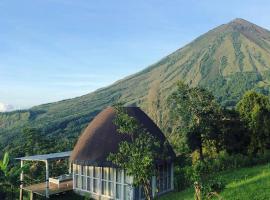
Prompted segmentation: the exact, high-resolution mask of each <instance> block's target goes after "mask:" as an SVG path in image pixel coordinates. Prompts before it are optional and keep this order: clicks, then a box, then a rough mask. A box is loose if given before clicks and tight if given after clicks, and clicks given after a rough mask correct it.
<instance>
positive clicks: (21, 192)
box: [20, 160, 24, 200]
mask: <svg viewBox="0 0 270 200" xmlns="http://www.w3.org/2000/svg"><path fill="white" fill-rule="evenodd" d="M22 167H23V160H21V168H22ZM23 178H24V176H23V171H21V176H20V182H21V184H20V200H23Z"/></svg>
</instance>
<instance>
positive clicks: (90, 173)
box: [87, 166, 93, 176]
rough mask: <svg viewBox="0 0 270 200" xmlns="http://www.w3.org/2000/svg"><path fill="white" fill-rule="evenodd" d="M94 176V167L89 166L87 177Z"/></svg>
mask: <svg viewBox="0 0 270 200" xmlns="http://www.w3.org/2000/svg"><path fill="white" fill-rule="evenodd" d="M92 174H93V167H92V166H88V167H87V176H92Z"/></svg>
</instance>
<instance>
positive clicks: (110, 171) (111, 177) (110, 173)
mask: <svg viewBox="0 0 270 200" xmlns="http://www.w3.org/2000/svg"><path fill="white" fill-rule="evenodd" d="M109 180H110V181H113V168H109Z"/></svg>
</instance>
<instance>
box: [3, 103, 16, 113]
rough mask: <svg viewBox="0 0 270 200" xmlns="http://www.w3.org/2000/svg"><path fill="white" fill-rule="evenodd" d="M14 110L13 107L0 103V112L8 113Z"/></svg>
mask: <svg viewBox="0 0 270 200" xmlns="http://www.w3.org/2000/svg"><path fill="white" fill-rule="evenodd" d="M12 110H14V107H13V106H12V105H9V104H4V103H1V102H0V112H8V111H12Z"/></svg>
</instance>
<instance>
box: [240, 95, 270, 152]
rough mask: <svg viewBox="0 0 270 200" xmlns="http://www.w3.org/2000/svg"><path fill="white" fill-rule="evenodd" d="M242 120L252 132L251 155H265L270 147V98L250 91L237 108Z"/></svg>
mask: <svg viewBox="0 0 270 200" xmlns="http://www.w3.org/2000/svg"><path fill="white" fill-rule="evenodd" d="M236 109H237V111H238V112H239V114H240V117H241V120H242V121H243V122H245V124H246V126H247V128H248V129H249V130H250V131H249V133H250V145H249V151H250V153H253V154H256V153H264V152H265V150H266V149H268V148H269V147H270V100H269V97H267V96H265V95H262V94H259V93H256V92H255V91H248V92H246V93H245V94H244V96H243V97H242V99H241V100H240V101H239V103H238V104H237V106H236Z"/></svg>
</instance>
